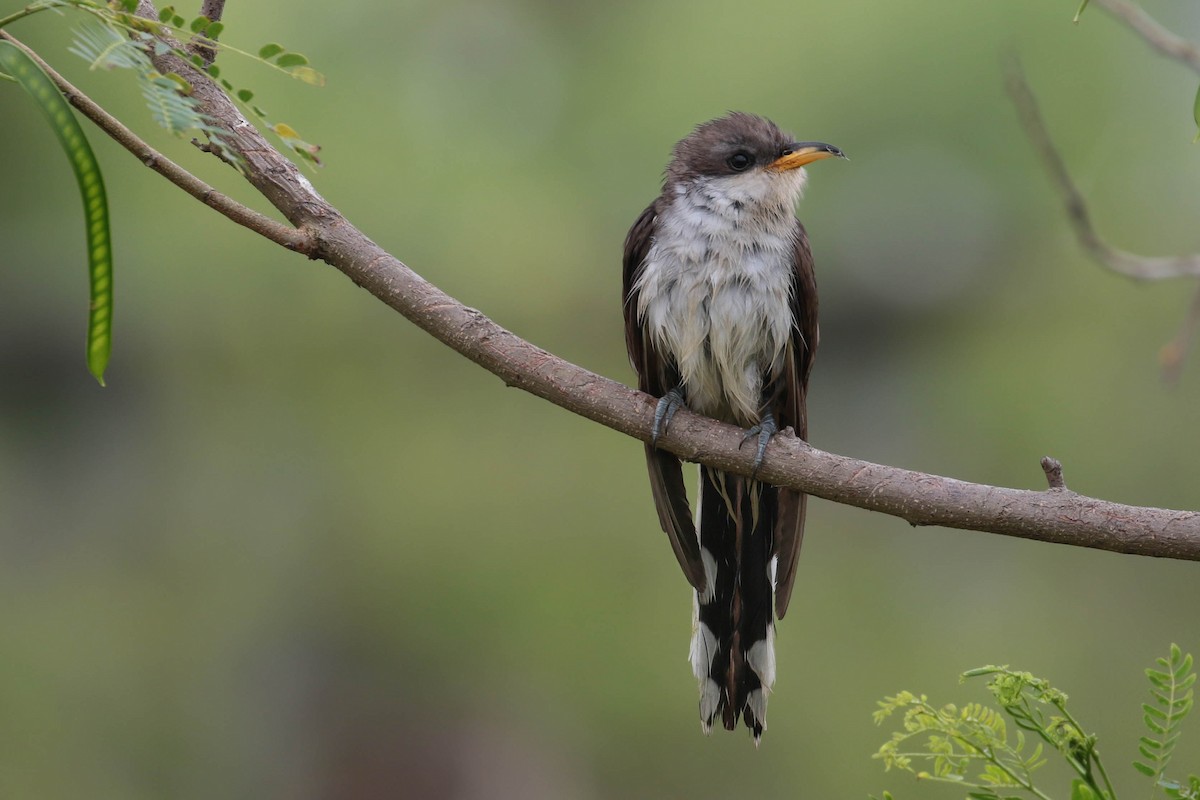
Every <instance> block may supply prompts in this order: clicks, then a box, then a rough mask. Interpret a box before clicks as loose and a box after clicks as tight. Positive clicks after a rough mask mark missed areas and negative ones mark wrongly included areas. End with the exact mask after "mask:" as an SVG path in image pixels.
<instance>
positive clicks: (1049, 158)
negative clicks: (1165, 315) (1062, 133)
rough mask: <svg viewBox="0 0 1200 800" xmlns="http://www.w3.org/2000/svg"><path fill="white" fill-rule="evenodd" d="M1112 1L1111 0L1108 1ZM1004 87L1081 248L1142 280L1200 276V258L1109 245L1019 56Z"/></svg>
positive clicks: (1008, 63) (1007, 62) (1007, 66)
mask: <svg viewBox="0 0 1200 800" xmlns="http://www.w3.org/2000/svg"><path fill="white" fill-rule="evenodd" d="M1108 1H1109V2H1112V0H1108ZM1004 76H1005V87H1006V88H1007V89H1008V95H1009V97H1011V98H1012V101H1013V105H1015V106H1016V107H1017V116H1018V117H1019V118H1020V120H1021V126H1022V127H1023V128H1024V129H1025V135H1026V136H1028V137H1029V141H1030V142H1032V143H1033V147H1034V149H1035V150H1036V151H1037V154H1038V156H1039V157H1040V158H1041V159H1042V165H1043V166H1045V168H1046V172H1047V173H1049V175H1050V180H1051V182H1052V183H1053V184H1054V188H1055V189H1057V190H1058V193H1059V195H1060V196H1061V197H1062V200H1063V203H1064V204H1065V205H1066V207H1067V218H1068V219H1069V220H1070V222H1071V227H1072V228H1073V229H1074V231H1075V236H1076V238H1077V239H1078V240H1079V244H1080V246H1081V247H1082V248H1083V249H1084V250H1085V251H1087V253H1088V254H1089V255H1090V256H1091V257H1092V258H1093V259H1095V260H1096V261H1098V262H1099V263H1100V264H1102V265H1103V266H1105V267H1108V268H1109V269H1111V270H1112V271H1114V272H1118V273H1120V274H1122V275H1125V276H1126V277H1129V278H1133V279H1134V280H1139V281H1160V280H1166V279H1168V278H1183V277H1197V276H1200V255H1188V256H1165V257H1154V256H1140V255H1136V254H1134V253H1129V252H1126V251H1124V250H1119V249H1117V248H1115V247H1112V246H1110V245H1109V244H1108V243H1106V242H1105V241H1104V240H1103V239H1101V238H1100V235H1099V234H1098V233H1096V229H1095V228H1094V227H1093V226H1092V220H1091V215H1090V214H1089V213H1088V209H1087V204H1086V203H1085V202H1084V200H1083V195H1082V194H1081V193H1080V192H1079V189H1078V188H1077V187H1076V186H1075V182H1074V181H1073V180H1071V175H1070V173H1069V172H1067V167H1066V164H1065V163H1064V162H1063V158H1062V154H1061V153H1059V151H1058V148H1057V147H1055V146H1054V142H1053V140H1052V139H1051V138H1050V133H1049V132H1048V131H1047V129H1046V123H1045V121H1044V120H1043V119H1042V112H1041V110H1040V109H1039V108H1038V103H1037V98H1035V97H1034V95H1033V90H1032V89H1030V88H1029V83H1028V82H1027V81H1026V80H1025V73H1024V70H1022V69H1021V64H1020V62H1019V61H1018V60H1017V58H1016V56H1013V55H1009V56H1007V57H1006V58H1005V59H1004Z"/></svg>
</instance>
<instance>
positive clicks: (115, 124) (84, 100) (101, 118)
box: [0, 31, 315, 255]
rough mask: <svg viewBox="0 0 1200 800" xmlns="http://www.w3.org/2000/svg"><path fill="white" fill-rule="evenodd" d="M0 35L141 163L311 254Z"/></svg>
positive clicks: (291, 231)
mask: <svg viewBox="0 0 1200 800" xmlns="http://www.w3.org/2000/svg"><path fill="white" fill-rule="evenodd" d="M0 39H4V40H5V41H8V42H11V43H12V44H14V45H16V46H17V47H19V48H20V49H21V50H23V51H24V52H25V54H26V55H28V56H29V57H30V58H32V59H33V60H34V61H35V62H37V64H38V66H40V67H41V68H42V69H43V70H45V71H46V74H47V75H49V76H50V78H51V80H53V81H54V83H55V84H56V85H57V86H58V88H59V90H60V91H62V93H63V95H64V96H65V97H66V98H67V101H68V102H69V103H70V104H71V105H73V106H75V108H77V109H79V111H80V112H82V113H83V115H84V116H85V117H87V118H88V119H90V120H91V121H92V122H94V123H95V124H96V125H97V126H98V127H99V128H100V130H102V131H104V132H105V133H107V134H108V135H109V136H111V137H112V138H113V139H114V140H116V141H117V143H118V144H120V145H121V146H122V147H124V148H125V149H126V150H128V151H129V152H131V153H133V154H134V155H135V156H137V158H138V160H139V161H141V162H142V163H143V164H145V165H146V166H147V167H149V168H150V169H152V170H154V171H155V172H157V173H158V174H159V175H162V176H163V177H164V178H166V179H167V180H169V181H170V182H171V183H173V184H175V185H176V186H178V187H179V188H180V189H183V190H184V191H185V192H187V193H188V194H190V195H191V196H192V197H194V198H196V199H197V200H199V201H200V202H201V203H204V204H205V205H206V206H209V207H211V208H213V209H215V210H216V211H218V212H219V213H221V214H224V215H225V216H226V217H228V218H229V219H231V220H232V221H234V222H236V223H237V224H238V225H241V226H242V227H245V228H249V229H250V230H252V231H254V232H255V233H257V234H259V235H261V236H264V237H266V238H267V239H270V240H271V241H273V242H275V243H276V244H280V245H283V246H284V247H286V248H287V249H289V250H295V251H296V252H298V253H304V254H306V255H311V254H312V252H313V248H314V244H315V243H314V241H313V240H312V238H311V237H309V236H308V235H307V234H305V233H304V232H303V231H299V230H296V229H295V228H293V227H291V226H288V225H284V224H282V223H280V222H276V221H275V220H273V219H271V218H270V217H268V216H265V215H264V214H261V213H259V212H258V211H255V210H254V209H252V208H248V207H247V206H244V205H242V204H241V203H239V202H237V201H236V200H233V199H231V198H230V197H228V196H227V195H224V194H222V193H221V192H218V191H217V190H216V189H214V188H213V187H211V186H209V185H208V184H207V183H205V182H204V181H202V180H200V179H199V178H197V177H196V176H195V175H193V174H192V173H190V172H188V171H187V170H185V169H184V168H183V167H181V166H179V165H178V164H176V163H175V162H174V161H171V160H170V159H169V158H167V157H166V156H164V155H163V154H162V153H160V152H158V151H157V150H155V149H154V148H153V147H151V146H150V145H148V144H147V143H146V142H145V141H143V140H142V139H141V138H139V137H138V135H137V134H135V133H134V132H133V131H131V130H130V129H129V128H127V127H125V125H123V124H122V123H121V121H120V120H118V119H117V118H116V117H113V116H112V115H111V114H109V113H108V112H107V111H105V110H104V109H103V108H101V107H100V106H98V105H97V104H96V103H95V102H94V101H92V100H91V98H89V97H88V96H87V95H85V94H84V93H83V92H81V91H79V89H77V88H75V87H74V86H73V85H71V83H70V82H69V81H67V79H66V78H64V77H63V76H62V75H59V74H58V73H57V72H56V71H55V70H54V68H53V67H51V66H50V65H49V64H47V63H46V62H45V61H43V60H42V59H41V58H40V57H39V56H38V55H37V53H35V52H34V51H33V50H30V49H29V48H28V47H26V46H25V45H24V44H22V43H21V42H20V41H18V40H17V39H16V38H14V37H13V36H12V35H11V34H9V33H7V32H5V31H0Z"/></svg>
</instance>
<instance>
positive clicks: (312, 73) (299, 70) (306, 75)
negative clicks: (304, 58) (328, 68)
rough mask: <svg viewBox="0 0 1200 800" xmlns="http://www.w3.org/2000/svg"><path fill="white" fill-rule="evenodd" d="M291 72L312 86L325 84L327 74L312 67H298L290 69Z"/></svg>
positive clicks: (294, 76)
mask: <svg viewBox="0 0 1200 800" xmlns="http://www.w3.org/2000/svg"><path fill="white" fill-rule="evenodd" d="M289 74H290V75H291V76H292V77H293V78H297V79H299V80H302V81H304V82H305V83H307V84H309V85H310V86H324V85H325V76H324V75H322V74H321V73H319V72H317V71H316V70H315V69H313V68H312V67H296V68H294V69H292V70H289Z"/></svg>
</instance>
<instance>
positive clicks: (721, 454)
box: [60, 3, 1200, 560]
mask: <svg viewBox="0 0 1200 800" xmlns="http://www.w3.org/2000/svg"><path fill="white" fill-rule="evenodd" d="M143 5H144V6H149V4H148V3H144V4H143ZM142 13H143V14H145V13H146V12H142ZM159 58H160V59H161V61H162V63H161V64H160V65H159V69H160V70H161V71H164V72H166V71H171V70H173V71H177V72H179V73H180V74H182V75H184V77H186V78H187V79H188V80H189V81H190V82H191V83H192V86H193V87H194V95H193V96H194V97H196V98H197V100H198V101H199V102H200V104H201V111H202V113H204V114H205V115H206V116H207V117H208V118H209V119H211V120H212V122H213V124H214V125H217V126H219V127H221V128H223V129H224V131H225V133H223V134H222V136H223V138H224V139H225V140H226V142H227V143H228V145H229V146H230V147H231V148H233V150H234V151H235V152H237V153H238V154H239V155H240V156H241V158H242V160H243V163H244V172H245V176H246V179H247V180H248V181H249V182H250V183H251V184H252V185H254V186H255V187H256V188H257V189H258V190H259V191H260V192H261V193H262V194H263V196H264V197H265V198H267V200H269V201H270V202H271V203H272V204H273V205H274V206H275V207H276V208H277V209H278V210H279V211H280V212H281V213H282V214H283V215H284V216H285V217H286V218H287V219H288V220H289V221H291V222H292V223H293V224H294V225H296V226H298V227H299V228H300V229H301V230H302V231H304V232H305V233H306V234H308V235H309V236H311V237H312V239H313V241H314V242H315V248H314V250H313V251H312V253H313V256H314V257H316V258H320V259H322V260H324V261H326V262H328V263H329V264H331V265H332V266H334V267H336V268H337V269H339V270H341V271H342V272H343V273H344V274H345V275H347V276H348V277H349V278H350V279H351V280H352V281H354V282H355V283H356V284H358V285H359V286H361V287H363V288H364V289H366V290H367V291H369V292H370V293H371V294H372V295H374V296H375V297H376V298H378V299H379V300H381V301H382V302H384V303H386V304H387V305H388V306H390V307H391V308H393V309H395V310H396V311H398V312H399V313H400V314H402V315H404V316H405V317H406V318H407V319H409V320H410V321H411V322H413V323H414V324H416V325H417V326H419V327H420V328H422V329H423V330H425V331H426V332H428V333H430V334H431V335H433V336H434V337H436V338H437V339H438V340H440V341H442V342H444V343H445V344H447V345H449V346H450V347H451V348H453V349H454V350H455V351H457V352H458V353H460V354H461V355H463V356H465V357H467V358H469V359H471V360H472V361H474V362H475V363H477V364H479V365H480V366H482V367H484V368H485V369H487V370H489V371H490V372H492V373H493V374H495V375H496V376H498V377H499V378H500V379H501V380H503V381H504V382H505V383H506V384H507V385H509V386H515V387H518V388H521V389H524V390H525V391H528V392H530V393H531V394H534V395H537V396H538V397H542V398H544V399H546V400H549V401H551V402H553V403H555V404H557V405H559V406H561V407H563V408H565V409H567V410H569V411H572V412H574V413H576V414H579V415H581V416H584V417H586V418H588V419H591V420H593V421H596V422H599V423H601V424H603V425H605V426H607V427H610V428H612V429H614V430H617V431H620V432H622V433H624V434H627V435H629V436H632V437H634V438H637V439H640V440H642V441H647V440H648V439H649V437H650V427H651V421H652V418H653V413H654V406H655V399H654V398H652V397H650V396H648V395H645V394H642V393H641V392H637V391H635V390H633V389H630V388H628V387H626V386H623V385H621V384H619V383H616V382H615V381H612V380H609V379H607V378H604V377H602V376H599V375H596V374H594V373H592V372H589V371H587V370H585V369H583V368H581V367H578V366H576V365H574V364H571V363H568V362H566V361H564V360H562V359H560V358H558V357H556V356H554V355H553V354H551V353H549V352H547V351H545V350H542V349H541V348H539V347H536V346H535V345H533V344H531V343H529V342H527V341H525V340H523V339H521V338H520V337H518V336H516V335H515V334H513V333H511V332H510V331H507V330H505V329H504V328H502V327H501V326H499V325H497V324H496V323H495V322H493V321H492V320H490V319H488V318H487V317H486V316H484V315H483V314H482V313H481V312H479V311H476V310H475V309H471V308H468V307H466V306H464V305H462V304H461V303H459V302H458V301H456V300H455V299H454V298H452V297H450V296H449V295H447V294H445V293H444V292H442V291H441V290H440V289H438V288H437V287H436V286H434V285H432V284H430V283H429V282H428V281H425V280H424V279H423V278H421V277H420V276H419V275H417V274H416V273H415V272H413V271H412V270H411V269H409V268H408V267H407V266H406V265H405V264H403V263H402V262H401V261H399V260H398V259H396V258H395V257H394V256H392V255H390V254H388V253H387V252H385V251H384V250H383V249H382V248H381V247H379V246H378V245H377V244H375V243H374V242H373V241H371V240H370V239H369V238H367V236H366V235H365V234H364V233H362V232H361V231H359V230H358V229H357V228H355V227H354V226H353V225H352V224H351V223H350V222H349V221H348V220H346V219H345V218H344V217H343V216H342V215H341V214H340V213H339V212H338V211H337V210H336V209H335V208H334V207H333V206H331V205H330V204H329V203H327V202H326V201H325V200H324V198H322V197H321V196H320V195H318V194H317V193H316V191H315V190H314V189H313V187H312V185H311V184H310V183H309V182H308V181H307V180H306V179H304V178H303V176H302V175H300V173H299V171H298V170H297V168H296V167H295V165H293V164H292V163H291V162H290V161H288V160H287V159H286V158H285V157H284V156H282V155H281V154H280V153H279V152H278V151H276V150H275V149H274V148H272V147H271V146H270V145H269V144H268V143H267V142H266V141H265V140H264V139H263V137H262V136H261V134H259V133H258V132H257V131H256V130H255V129H254V128H253V127H252V126H250V125H249V124H248V123H247V122H246V121H245V119H244V118H243V117H242V115H241V114H240V113H239V112H238V111H237V109H236V107H235V106H234V105H233V103H232V102H231V101H230V100H229V98H228V97H226V96H225V95H224V93H222V92H221V91H220V90H219V89H217V88H216V87H215V86H214V85H213V84H212V83H211V81H209V80H208V78H207V77H206V76H204V75H202V74H200V73H198V72H196V71H195V70H192V69H191V68H190V67H189V66H188V65H187V64H185V63H184V62H182V61H180V60H179V59H177V58H175V57H173V56H160V57H159ZM60 86H62V84H60ZM63 88H64V91H67V90H68V87H65V86H64V87H63ZM77 107H79V108H80V110H81V111H82V112H83V113H84V114H85V116H88V117H89V118H91V119H93V120H94V121H97V123H98V124H101V120H102V119H103V118H102V117H101V118H99V119H97V117H98V115H97V114H96V109H95V107H94V105H93V104H79V105H77ZM101 127H102V128H104V129H105V131H106V132H109V128H108V127H106V126H105V125H104V124H101ZM110 135H111V134H110ZM114 138H115V137H114ZM118 141H119V142H121V143H122V144H123V145H125V146H126V147H127V148H128V147H130V143H129V142H128V140H122V139H118ZM264 235H265V234H264ZM742 439H743V431H741V430H740V429H738V428H735V427H733V426H731V425H726V424H723V423H719V422H716V421H713V420H710V419H706V418H703V417H700V416H697V415H694V414H690V413H687V412H681V413H680V414H679V415H678V416H677V417H676V418H675V420H674V421H673V422H672V425H671V428H670V430H669V431H668V432H667V433H666V435H665V436H664V437H663V438H662V439H661V440H660V446H662V447H664V448H665V449H667V450H669V451H671V452H673V453H675V454H677V455H679V456H680V457H682V458H684V459H687V460H689V461H697V462H700V463H703V464H707V465H710V466H713V467H717V468H719V469H722V470H726V471H729V472H736V473H740V474H743V475H748V474H750V472H751V468H752V462H753V460H754V454H753V453H752V452H751V451H749V450H743V449H742V448H741V443H742ZM758 475H759V477H761V478H762V479H764V480H766V481H769V482H771V483H775V484H778V485H781V486H788V487H791V488H794V489H798V490H800V491H804V492H807V493H809V494H812V495H815V496H817V497H822V498H825V499H827V500H832V501H835V502H838V503H845V504H848V505H854V506H858V507H860V508H864V509H868V510H872V511H879V512H882V513H885V514H891V515H893V516H897V517H900V518H902V519H904V520H906V521H908V522H909V523H911V524H913V525H943V526H947V527H952V528H962V529H969V530H978V531H985V532H992V533H999V534H1004V535H1009V536H1018V537H1022V538H1027V539H1037V540H1041V541H1047V542H1058V543H1062V544H1071V545H1076V546H1081V547H1092V548H1099V549H1103V550H1111V551H1115V552H1122V553H1135V554H1140V555H1153V556H1161V557H1168V558H1181V559H1190V560H1200V512H1194V511H1172V510H1166V509H1158V508H1143V507H1137V506H1128V505H1121V504H1119V503H1112V502H1108V501H1104V500H1098V499H1095V498H1090V497H1086V496H1084V495H1080V494H1076V493H1074V492H1071V491H1068V490H1066V489H1065V487H1056V488H1053V489H1051V490H1048V491H1032V490H1020V489H1007V488H1002V487H997V486H987V485H983V484H973V483H967V482H964V481H959V480H955V479H953V478H945V477H940V476H937V475H930V474H926V473H920V472H914V471H911V470H905V469H900V468H896V467H889V466H883V465H879V464H872V463H870V462H866V461H860V460H858V459H853V458H848V457H845V456H840V455H835V454H833V453H826V452H823V451H821V450H817V449H816V448H813V447H810V446H809V445H807V444H806V443H804V442H803V441H801V440H799V439H797V438H796V437H795V436H794V435H789V434H788V432H785V433H784V434H781V435H778V436H776V437H775V438H774V439H773V440H772V441H771V444H770V446H769V447H768V449H767V453H766V458H765V460H764V462H763V465H762V468H761V469H760V470H759V473H758Z"/></svg>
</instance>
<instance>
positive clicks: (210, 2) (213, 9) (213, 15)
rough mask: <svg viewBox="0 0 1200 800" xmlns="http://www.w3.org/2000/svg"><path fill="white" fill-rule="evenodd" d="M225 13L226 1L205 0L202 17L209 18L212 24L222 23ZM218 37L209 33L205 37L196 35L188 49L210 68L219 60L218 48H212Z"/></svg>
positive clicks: (201, 12) (201, 9)
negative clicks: (222, 16)
mask: <svg viewBox="0 0 1200 800" xmlns="http://www.w3.org/2000/svg"><path fill="white" fill-rule="evenodd" d="M224 13H225V0H204V2H203V3H202V4H201V5H200V16H202V17H207V18H208V20H209V21H210V22H220V21H221V15H222V14H224ZM216 40H217V37H216V36H215V35H210V34H208V33H207V32H206V33H205V34H204V35H201V34H196V35H195V36H193V37H192V41H191V42H190V43H189V45H188V47H189V48H190V49H191V51H192V52H193V53H195V54H196V55H198V56H200V58H202V59H204V65H205V66H208V65H210V64H212V63H213V62H214V61H216V60H217V51H216V48H214V47H212V46H211V43H212V42H215V41H216Z"/></svg>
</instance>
